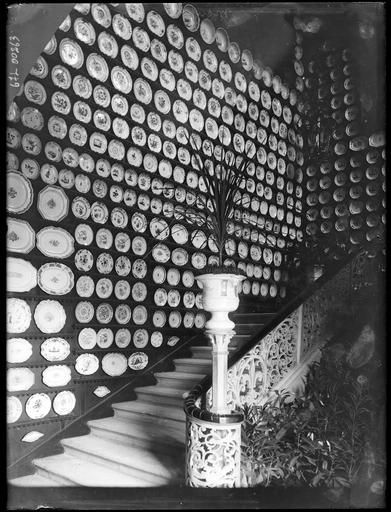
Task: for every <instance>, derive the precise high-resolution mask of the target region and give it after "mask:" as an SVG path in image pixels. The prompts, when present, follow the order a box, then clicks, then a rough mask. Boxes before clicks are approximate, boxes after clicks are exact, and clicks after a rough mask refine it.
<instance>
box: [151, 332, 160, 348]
mask: <svg viewBox="0 0 391 512" xmlns="http://www.w3.org/2000/svg"><path fill="white" fill-rule="evenodd" d="M162 343H163V334H162V333H161V332H160V331H154V332H153V333H152V334H151V345H152V346H153V347H155V348H157V347H160V346H161V345H162Z"/></svg>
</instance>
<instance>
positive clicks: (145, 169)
mask: <svg viewBox="0 0 391 512" xmlns="http://www.w3.org/2000/svg"><path fill="white" fill-rule="evenodd" d="M296 102H297V96H296V93H295V91H289V89H288V88H287V87H286V86H285V85H284V84H283V83H281V80H280V79H279V77H273V76H272V75H271V74H270V73H268V72H267V70H266V72H262V71H261V70H260V68H259V67H257V65H256V63H254V62H253V60H252V56H251V52H249V51H248V50H244V51H241V49H240V48H239V45H238V44H237V43H235V42H230V41H229V36H228V34H227V33H226V32H225V31H224V30H222V29H218V30H217V31H216V29H215V28H214V27H213V24H212V23H211V22H210V21H209V20H200V19H199V16H198V13H197V10H196V9H195V8H194V7H192V6H186V7H185V8H183V9H182V4H163V5H162V4H145V5H144V4H122V5H120V4H118V5H117V4H115V5H114V6H113V5H112V4H76V7H75V8H74V9H73V10H72V11H71V13H70V15H69V16H67V18H66V19H65V20H64V22H63V23H62V24H61V26H60V28H59V29H58V30H57V31H56V33H55V35H54V36H53V38H52V39H51V40H50V41H49V42H48V44H47V45H46V47H45V49H44V51H43V52H42V54H41V55H40V57H39V58H38V60H37V62H36V64H35V65H34V66H33V67H32V69H31V71H30V74H29V75H28V76H27V78H26V81H25V83H24V87H23V88H22V90H21V93H20V94H18V96H17V97H16V98H15V100H14V101H13V102H12V104H11V106H10V109H9V111H8V116H7V119H8V122H7V210H8V218H7V226H8V230H7V250H8V258H7V297H8V298H7V338H8V339H7V362H8V366H9V368H8V370H7V390H8V398H7V421H8V425H9V427H10V429H11V433H10V440H11V443H12V444H13V447H12V451H13V453H12V454H11V458H14V457H15V456H16V455H18V456H19V455H21V454H23V453H24V451H26V450H27V449H28V448H27V446H31V443H34V442H37V441H38V439H41V438H42V434H43V435H44V436H46V437H47V436H48V435H49V434H51V433H53V432H55V431H56V430H58V429H60V428H63V427H64V426H66V424H67V422H69V421H71V420H72V419H74V418H76V417H78V416H80V415H81V414H83V413H84V412H85V411H86V410H88V409H89V408H91V407H92V406H93V405H95V404H96V403H98V402H99V400H101V399H102V397H104V396H106V395H107V394H108V393H110V392H112V391H114V390H115V389H117V388H118V387H119V386H121V385H123V384H124V383H125V382H126V381H127V380H128V379H129V377H130V376H131V375H134V374H136V373H137V372H140V371H142V370H143V369H145V368H148V366H149V365H150V364H151V363H153V362H155V361H157V360H159V358H161V357H162V355H163V354H165V353H166V352H167V350H169V349H170V347H173V346H174V345H175V344H176V343H178V342H180V340H182V339H184V338H185V337H187V336H189V335H190V334H192V333H195V332H197V331H201V330H202V329H203V327H204V324H205V315H204V313H203V312H202V300H201V290H200V288H199V287H198V285H197V283H196V281H195V273H196V272H197V271H200V270H202V268H204V267H205V266H206V265H207V264H208V263H212V262H213V261H215V260H216V246H215V243H214V239H213V233H211V232H210V231H208V230H207V229H206V228H205V226H203V225H202V224H197V220H199V217H200V213H201V214H205V209H204V206H203V204H204V197H205V183H204V182H203V179H202V172H205V171H203V170H201V169H199V168H198V166H197V161H196V160H195V158H194V151H195V150H194V148H192V145H191V144H189V136H190V135H191V134H193V135H194V140H195V144H196V147H197V150H198V151H199V154H200V155H201V157H202V159H203V161H204V165H205V167H206V168H207V169H211V168H213V162H214V160H213V154H215V152H216V151H218V146H219V145H220V144H223V145H225V146H226V149H230V150H231V151H233V152H234V154H235V157H236V161H237V162H239V159H240V157H241V156H243V155H244V154H249V155H250V158H251V160H252V162H251V165H250V166H249V168H248V173H247V176H246V177H245V179H243V182H242V190H241V193H240V194H239V195H238V198H237V199H238V207H237V209H236V210H235V212H234V216H233V218H232V220H231V221H230V222H229V225H228V229H229V230H230V234H231V238H230V240H229V241H228V242H227V244H226V248H225V256H226V257H225V264H234V265H235V266H237V267H239V268H242V269H243V270H244V271H245V272H246V273H247V279H246V280H245V281H244V282H243V286H242V290H241V294H242V300H250V299H252V300H256V301H274V300H277V298H283V297H284V296H285V283H286V281H287V280H288V272H287V266H286V261H287V250H288V248H289V245H291V244H294V243H300V242H301V240H302V238H303V232H302V215H301V211H302V202H301V197H302V192H303V191H302V185H301V183H302V180H303V172H302V169H301V166H302V165H303V164H304V156H303V153H302V151H301V150H302V148H303V138H302V136H301V134H300V133H299V131H300V126H301V122H302V121H301V116H300V114H299V113H298V112H297V110H296ZM194 212H197V215H194ZM26 434H28V436H27V437H26Z"/></svg>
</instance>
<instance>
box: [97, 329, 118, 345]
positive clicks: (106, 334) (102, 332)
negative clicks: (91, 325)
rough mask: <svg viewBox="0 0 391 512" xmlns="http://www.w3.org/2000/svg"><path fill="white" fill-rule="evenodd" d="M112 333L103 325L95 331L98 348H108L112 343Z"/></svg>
mask: <svg viewBox="0 0 391 512" xmlns="http://www.w3.org/2000/svg"><path fill="white" fill-rule="evenodd" d="M113 341H114V334H113V331H112V330H111V329H110V328H109V327H103V328H102V329H99V331H98V332H97V333H96V344H97V345H98V347H99V348H108V347H110V346H111V345H112V344H113Z"/></svg>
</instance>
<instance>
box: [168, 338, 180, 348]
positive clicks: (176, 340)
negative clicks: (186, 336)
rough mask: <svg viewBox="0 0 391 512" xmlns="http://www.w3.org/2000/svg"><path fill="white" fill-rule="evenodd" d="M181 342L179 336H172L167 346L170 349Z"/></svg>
mask: <svg viewBox="0 0 391 512" xmlns="http://www.w3.org/2000/svg"><path fill="white" fill-rule="evenodd" d="M178 341H179V338H178V336H170V337H169V339H168V341H167V345H168V346H169V347H174V346H175V345H176V344H177V343H178Z"/></svg>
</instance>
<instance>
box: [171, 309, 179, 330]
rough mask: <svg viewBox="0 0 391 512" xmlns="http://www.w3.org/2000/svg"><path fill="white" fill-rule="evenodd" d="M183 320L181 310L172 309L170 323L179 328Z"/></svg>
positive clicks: (174, 327)
mask: <svg viewBox="0 0 391 512" xmlns="http://www.w3.org/2000/svg"><path fill="white" fill-rule="evenodd" d="M181 322H182V316H181V314H180V313H179V311H171V313H170V314H169V316H168V324H169V326H170V327H172V328H173V329H176V328H178V327H179V326H180V325H181Z"/></svg>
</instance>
